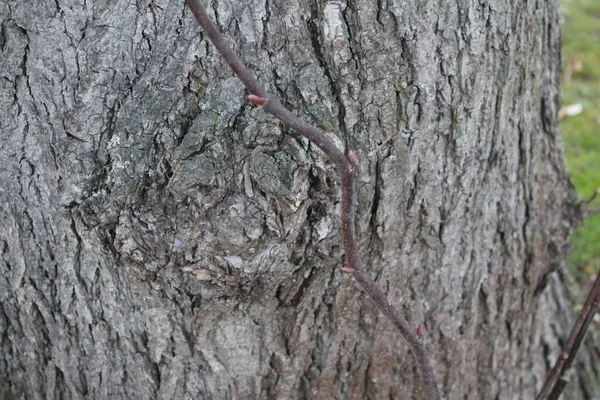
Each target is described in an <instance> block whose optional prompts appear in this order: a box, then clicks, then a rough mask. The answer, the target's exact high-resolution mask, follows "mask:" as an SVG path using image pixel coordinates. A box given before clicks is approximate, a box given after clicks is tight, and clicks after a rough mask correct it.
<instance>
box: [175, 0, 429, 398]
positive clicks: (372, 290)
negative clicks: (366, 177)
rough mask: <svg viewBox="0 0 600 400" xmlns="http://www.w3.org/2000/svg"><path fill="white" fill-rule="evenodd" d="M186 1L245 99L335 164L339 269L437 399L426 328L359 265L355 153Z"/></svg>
mask: <svg viewBox="0 0 600 400" xmlns="http://www.w3.org/2000/svg"><path fill="white" fill-rule="evenodd" d="M186 3H187V5H188V7H189V8H190V10H192V13H193V14H194V16H195V17H196V20H197V21H198V23H199V24H200V26H201V27H202V29H203V30H204V32H205V33H206V34H207V35H208V37H209V38H210V40H211V41H212V43H213V44H214V46H215V47H216V48H217V50H218V51H219V53H221V55H222V56H223V58H225V60H226V61H227V63H228V64H229V66H230V67H231V69H233V71H234V72H235V74H236V75H237V76H238V77H239V78H240V79H241V81H242V82H243V83H244V85H245V86H246V88H247V89H248V91H249V92H250V96H248V100H249V101H250V102H252V103H254V104H256V105H257V106H260V107H262V108H263V109H264V110H265V111H267V112H268V113H271V114H272V115H274V116H275V117H277V118H278V119H279V120H281V121H282V122H283V123H285V124H287V125H289V126H290V127H291V128H293V129H294V130H295V131H296V132H297V133H295V134H300V135H302V136H304V137H306V138H307V139H309V140H310V141H311V142H313V143H314V144H316V145H317V146H318V147H319V148H320V149H321V150H322V151H323V152H324V153H325V154H326V155H327V156H328V157H329V158H330V159H331V161H332V162H333V163H334V164H335V166H336V167H337V169H338V171H339V173H340V176H341V184H342V210H341V219H342V235H343V241H344V251H345V256H346V264H347V265H345V266H344V267H342V271H343V272H345V273H347V274H350V275H352V276H353V277H354V279H356V281H358V283H360V285H361V286H362V288H363V289H364V290H365V292H367V294H368V295H369V296H370V297H371V299H373V301H374V302H375V303H376V304H377V306H378V307H379V308H380V309H381V311H382V312H383V313H384V314H385V316H386V317H388V318H389V319H390V320H391V321H392V322H393V323H394V325H396V327H397V328H398V330H399V331H400V333H401V334H402V336H403V337H404V338H405V339H406V341H407V342H408V343H409V345H410V349H411V351H412V353H413V354H414V356H415V358H416V361H417V364H418V367H419V371H420V373H421V376H422V378H423V381H424V384H425V390H426V393H427V397H428V398H429V399H439V397H440V396H439V392H438V388H437V384H436V382H435V376H434V373H433V368H432V367H431V363H430V361H429V357H428V355H427V350H426V349H425V345H424V344H423V341H422V337H423V334H424V331H425V329H424V327H423V326H422V325H419V326H418V327H414V328H413V327H411V326H410V324H409V323H408V321H407V320H406V319H405V318H404V317H403V316H402V315H400V313H399V312H398V310H396V308H394V307H393V306H392V305H391V304H390V303H389V301H388V298H387V296H386V294H385V293H384V292H383V290H382V289H381V288H380V287H379V286H378V285H377V284H376V283H375V282H374V281H373V279H372V278H371V277H370V275H369V273H368V272H367V271H365V270H364V269H363V266H362V264H361V261H360V257H359V255H358V248H357V247H358V246H357V243H356V237H355V232H354V180H355V176H354V170H355V167H356V164H357V159H356V155H355V154H354V152H349V153H348V155H347V156H346V155H345V154H344V153H343V152H342V151H341V150H339V149H338V148H337V146H336V145H335V144H334V143H333V142H332V141H331V140H330V139H329V138H328V137H327V136H326V135H325V134H324V133H323V132H321V131H320V130H319V129H317V128H315V127H313V126H312V125H309V124H308V123H306V122H304V121H303V120H302V119H300V118H298V117H297V116H295V115H294V114H292V113H291V112H290V111H289V110H287V109H286V108H285V107H283V106H282V105H281V103H280V102H279V101H277V100H276V99H273V98H270V97H269V96H268V94H267V91H266V90H265V89H264V88H263V87H262V86H261V85H260V84H259V83H258V82H257V81H256V79H254V77H253V76H252V74H251V73H250V71H248V69H247V68H246V67H245V66H244V64H243V63H242V62H241V60H240V59H239V57H238V56H237V55H236V54H235V53H234V52H233V50H232V49H231V48H230V47H229V45H228V44H227V42H226V41H225V39H224V38H223V35H221V32H220V31H219V28H217V26H216V25H215V24H214V23H213V22H212V20H211V19H210V18H209V16H208V14H207V13H206V10H205V9H204V7H203V6H202V4H201V3H200V1H199V0H186Z"/></svg>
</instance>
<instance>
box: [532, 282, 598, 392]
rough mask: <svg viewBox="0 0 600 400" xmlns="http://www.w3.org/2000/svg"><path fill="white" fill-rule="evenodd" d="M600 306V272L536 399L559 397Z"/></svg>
mask: <svg viewBox="0 0 600 400" xmlns="http://www.w3.org/2000/svg"><path fill="white" fill-rule="evenodd" d="M599 308H600V274H598V276H597V277H596V281H595V282H594V286H592V289H591V290H590V293H589V294H588V297H587V299H586V301H585V304H584V305H583V309H582V310H581V312H580V313H579V316H578V317H577V321H576V322H575V326H574V327H573V330H572V331H571V334H570V335H569V339H568V340H567V344H566V346H565V348H564V350H563V352H562V353H561V355H560V356H559V357H558V360H557V361H556V364H555V365H554V368H552V371H550V374H549V375H548V377H547V378H546V382H544V386H543V387H542V390H541V391H540V394H538V396H537V397H536V400H555V399H558V397H559V396H560V394H561V393H562V391H563V389H564V387H565V385H566V384H567V382H568V379H567V378H565V374H566V372H567V371H568V370H569V369H570V368H571V366H572V365H573V361H574V360H575V356H576V355H577V352H578V351H579V348H580V347H581V343H583V339H584V337H585V334H586V333H587V330H588V328H589V325H590V322H592V319H593V318H594V315H595V314H596V312H598V309H599Z"/></svg>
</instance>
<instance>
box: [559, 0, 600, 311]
mask: <svg viewBox="0 0 600 400" xmlns="http://www.w3.org/2000/svg"><path fill="white" fill-rule="evenodd" d="M561 12H562V21H561V22H562V40H563V48H562V98H561V110H560V113H559V117H560V118H561V134H562V138H563V141H564V143H565V154H566V158H567V167H568V169H569V172H570V174H571V179H572V180H573V183H574V184H575V187H576V188H577V193H578V195H579V199H580V200H584V199H589V198H591V197H592V196H593V194H594V193H595V192H596V190H597V189H598V188H600V1H598V0H561ZM590 209H597V210H598V211H599V213H598V214H596V215H595V216H591V217H589V218H587V219H586V221H585V224H584V225H583V226H582V227H580V228H578V229H577V230H576V231H575V234H574V235H573V238H572V243H573V245H574V248H573V251H572V253H571V256H570V264H571V266H572V271H573V276H574V277H575V278H576V279H575V280H576V282H577V286H579V287H580V290H582V291H583V293H582V296H581V297H582V298H581V299H579V301H580V302H583V301H584V300H585V294H586V292H587V290H589V285H591V283H593V280H594V279H595V277H596V274H597V273H598V272H599V271H600V194H599V196H598V197H596V198H595V199H594V200H593V201H592V202H591V204H590Z"/></svg>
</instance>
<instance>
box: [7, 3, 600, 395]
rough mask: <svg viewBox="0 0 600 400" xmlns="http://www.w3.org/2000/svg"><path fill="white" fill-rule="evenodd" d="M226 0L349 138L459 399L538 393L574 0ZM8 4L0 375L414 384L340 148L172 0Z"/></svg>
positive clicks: (401, 387)
mask: <svg viewBox="0 0 600 400" xmlns="http://www.w3.org/2000/svg"><path fill="white" fill-rule="evenodd" d="M209 11H210V12H211V15H213V16H214V17H215V18H216V20H217V21H218V23H219V25H220V26H221V27H222V29H223V31H224V32H225V34H226V35H227V37H228V38H230V40H231V42H232V43H233V45H234V48H236V49H237V50H238V51H239V52H240V55H241V57H242V59H243V60H244V61H245V62H246V63H247V65H248V66H249V67H250V68H251V70H253V71H255V73H256V75H257V77H258V78H259V80H260V81H261V82H262V83H264V84H265V85H266V86H267V88H268V89H269V91H270V92H271V93H273V94H274V95H276V96H278V97H279V98H280V99H281V100H282V101H283V102H284V103H285V104H286V105H288V106H289V107H290V108H292V109H293V110H294V111H295V112H296V113H298V114H299V115H302V116H304V117H306V118H307V119H308V120H310V121H312V122H314V123H315V124H317V125H318V126H320V127H321V128H323V129H325V130H327V131H330V132H332V135H336V136H337V137H338V138H339V143H340V146H348V147H350V148H352V149H354V151H355V152H356V153H357V155H358V158H359V161H360V163H361V166H360V171H359V185H358V199H359V201H358V216H357V231H358V233H359V236H360V245H361V249H362V250H363V257H364V261H365V265H367V266H369V268H370V270H371V271H372V273H373V275H374V276H376V277H377V281H378V282H380V283H381V284H382V285H384V286H385V287H386V289H387V291H388V293H389V296H390V298H391V301H392V302H393V303H394V304H397V305H398V306H399V307H401V308H402V309H403V310H404V311H405V312H406V314H407V316H408V317H409V318H410V319H411V320H412V321H416V322H420V321H423V322H424V324H425V326H426V328H427V333H428V339H427V340H428V342H429V349H430V353H431V356H432V361H433V364H434V369H435V370H436V373H437V378H438V382H439V385H440V388H441V390H442V393H443V394H444V396H446V397H447V398H451V399H457V398H463V397H466V398H478V399H479V398H501V399H512V398H519V397H522V398H533V396H534V394H535V392H536V388H538V389H539V388H540V387H541V384H542V382H543V379H544V376H545V374H546V373H547V371H548V370H549V367H550V366H551V364H552V362H553V360H554V359H555V358H556V356H557V354H558V350H559V338H563V337H564V336H565V335H566V333H567V332H568V330H569V329H570V325H569V323H570V321H572V319H571V317H570V303H569V302H568V301H567V299H566V297H565V293H566V292H565V284H564V283H563V280H561V279H559V278H560V277H559V276H558V275H556V274H550V273H551V272H552V271H555V270H561V269H562V268H563V267H564V265H563V264H564V257H565V250H566V247H567V240H568V236H569V233H570V229H571V223H570V222H569V221H570V220H571V218H570V210H571V205H572V203H573V201H574V192H573V189H572V187H571V185H570V183H569V179H568V176H567V175H566V172H565V168H564V163H563V160H562V155H561V145H560V140H559V138H558V136H557V119H556V114H557V104H558V81H559V79H558V77H559V69H560V68H559V66H560V64H559V26H558V4H557V1H550V2H545V1H541V0H540V1H537V2H536V1H527V2H524V1H523V2H521V1H515V2H512V4H510V3H508V2H497V1H490V2H485V1H484V2H462V1H461V2H451V1H446V0H439V1H438V2H437V3H434V2H415V1H388V0H379V1H372V0H347V1H338V0H333V1H321V0H301V1H288V0H248V1H213V2H212V3H211V4H210V5H209ZM0 19H1V31H0V50H1V57H0V85H1V88H0V129H1V130H0V135H1V140H0V165H2V168H1V169H0V224H1V225H0V252H1V257H0V301H1V303H0V347H1V351H2V360H1V362H0V397H2V398H23V399H25V398H26V399H42V398H65V399H82V398H89V399H154V398H158V399H184V398H185V399H192V398H193V399H222V398H223V399H224V398H230V399H247V398H250V399H252V398H274V399H275V398H276V399H288V398H289V399H293V398H313V399H332V398H340V399H365V398H370V399H382V398H395V399H405V398H406V399H410V398H415V397H416V398H418V397H419V396H420V392H419V391H420V384H419V381H418V377H417V373H416V369H415V365H414V362H413V359H412V357H411V355H410V354H409V353H408V351H407V347H406V346H405V344H404V343H403V342H402V341H401V340H400V337H399V335H398V334H397V333H396V332H395V331H394V329H393V328H392V326H391V324H390V323H389V322H388V321H387V320H385V319H384V318H383V317H382V316H381V315H380V314H379V313H378V312H377V310H376V309H375V307H374V306H373V304H371V303H370V302H369V301H368V300H367V299H365V297H364V295H363V294H362V293H361V292H360V290H358V288H357V286H356V284H355V283H354V282H353V281H352V280H351V279H350V278H348V277H347V276H344V275H343V274H342V273H341V272H340V270H339V267H340V266H341V265H342V260H343V251H342V248H341V246H340V235H339V220H338V212H339V210H338V208H339V184H338V183H337V174H336V171H335V170H334V168H332V167H331V165H330V164H329V163H328V162H327V160H326V159H325V158H324V156H323V155H322V154H321V153H320V152H319V151H318V150H317V149H315V147H314V146H311V145H310V144H309V143H307V142H305V141H301V140H296V139H293V138H291V137H290V136H288V135H286V130H285V128H282V127H281V125H280V124H279V123H278V122H277V121H275V120H273V118H271V117H269V116H268V115H265V114H264V113H262V112H261V111H260V110H256V109H252V107H250V105H249V104H248V103H247V102H245V100H244V89H243V86H242V85H241V83H240V82H239V81H238V80H237V79H236V78H234V77H233V76H232V74H231V72H230V71H229V69H228V67H227V65H226V63H225V62H224V61H223V60H222V59H221V58H220V56H219V55H218V54H217V53H216V52H215V50H214V48H213V47H212V46H211V45H210V44H209V43H208V42H207V41H206V40H205V38H204V37H203V35H202V33H201V31H200V30H199V28H198V27H197V25H196V23H195V22H194V20H193V18H192V16H191V14H190V13H189V11H188V10H187V9H185V7H184V5H183V1H182V2H181V3H179V2H173V1H165V0H152V1H138V2H137V3H135V4H134V3H132V2H127V1H120V0H118V1H114V2H111V4H110V5H108V4H105V3H103V2H85V1H82V2H77V1H63V0H57V1H49V0H39V1H37V2H34V3H33V2H21V1H16V0H11V1H7V2H6V1H5V2H2V3H1V4H0ZM548 283H549V284H548ZM584 356H585V355H584ZM584 358H585V357H584ZM587 371H588V374H589V376H590V377H589V378H588V379H587V380H586V379H582V378H577V379H574V381H575V383H574V384H572V385H571V387H570V388H569V389H570V391H569V392H570V397H572V398H584V397H586V396H591V394H592V391H593V390H594V389H593V386H592V382H593V381H594V378H596V379H597V375H598V372H597V371H593V370H589V369H588V370H587ZM580 376H583V375H580Z"/></svg>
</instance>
